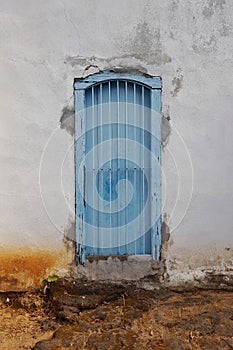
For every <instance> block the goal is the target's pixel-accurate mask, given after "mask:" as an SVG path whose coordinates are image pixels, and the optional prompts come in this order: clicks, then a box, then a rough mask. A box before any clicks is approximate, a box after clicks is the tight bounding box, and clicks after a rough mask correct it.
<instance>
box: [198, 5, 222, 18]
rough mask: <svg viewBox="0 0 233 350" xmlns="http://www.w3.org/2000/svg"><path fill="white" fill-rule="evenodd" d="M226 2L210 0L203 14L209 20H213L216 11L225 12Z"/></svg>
mask: <svg viewBox="0 0 233 350" xmlns="http://www.w3.org/2000/svg"><path fill="white" fill-rule="evenodd" d="M225 4H226V0H209V1H208V4H207V6H205V7H204V9H203V11H202V14H203V16H204V17H206V18H207V19H209V18H211V17H212V16H213V15H214V13H215V11H216V9H220V10H223V8H224V5H225Z"/></svg>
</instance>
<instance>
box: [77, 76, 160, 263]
mask: <svg viewBox="0 0 233 350" xmlns="http://www.w3.org/2000/svg"><path fill="white" fill-rule="evenodd" d="M74 87H75V112H76V114H75V131H76V142H75V145H76V147H75V156H76V222H77V225H76V236H77V261H78V262H80V263H84V261H85V256H86V255H92V256H93V255H115V254H116V255H119V254H120V255H122V254H143V255H145V254H150V255H152V257H153V258H154V259H158V260H159V258H160V247H161V215H160V213H161V170H160V168H159V167H158V166H156V167H153V166H152V165H151V164H152V160H151V159H150V156H148V154H149V152H151V153H153V155H154V157H155V158H156V160H157V162H158V164H160V163H161V139H160V135H161V116H160V110H161V79H160V78H158V77H156V78H152V77H144V76H132V75H126V74H114V73H111V72H104V73H100V74H95V75H93V76H90V77H88V78H85V79H76V80H75V84H74ZM124 103H127V104H129V106H128V105H126V107H124V106H125V105H124ZM103 105H105V106H106V105H107V109H106V108H103V107H102V106H103ZM93 106H94V107H93ZM134 106H145V107H146V109H144V108H143V109H140V108H134ZM148 109H152V110H154V111H156V112H157V113H158V114H159V116H160V117H159V118H157V119H156V122H155V123H153V122H152V118H153V114H152V113H151V112H148ZM149 111H150V110H149ZM80 112H81V113H80ZM104 113H107V117H108V123H107V124H103V120H104V117H106V115H104ZM129 113H131V114H132V113H133V119H134V120H135V122H136V121H137V123H136V124H138V123H139V124H140V127H139V126H138V125H137V126H136V125H132V124H129V123H128V115H129ZM119 116H120V117H121V120H120V118H119ZM122 118H123V122H122ZM150 127H151V128H152V129H154V130H152V131H153V132H154V135H158V137H157V138H156V137H152V136H151V133H150V132H149V131H148V129H150ZM145 129H147V130H145ZM80 135H81V137H80ZM84 135H85V136H84ZM128 141H129V142H130V141H132V142H136V144H135V145H137V144H141V145H144V148H143V147H141V149H140V150H139V152H138V153H137V155H136V156H137V157H136V158H137V159H136V160H138V162H137V161H136V163H135V162H134V161H132V160H130V158H135V154H132V150H131V151H130V148H129V147H128V144H127V142H128ZM106 142H109V143H108V146H106V145H107V144H106ZM98 147H99V148H98ZM104 147H105V148H104ZM106 147H107V149H106ZM146 149H147V150H148V152H146V151H145V150H146ZM107 152H110V155H111V157H110V160H108V161H105V162H102V159H104V155H105V153H107ZM130 152H131V154H130ZM122 154H123V157H122ZM120 155H121V156H120ZM132 156H133V157H132ZM84 158H85V161H84V163H82V160H83V159H84ZM137 163H139V164H143V166H139V165H138V164H137ZM80 171H81V174H82V176H81V181H78V180H77V177H78V175H79V174H80ZM124 180H126V181H125V182H122V181H124ZM148 181H149V182H150V183H148ZM119 184H121V192H120V194H119V193H118V191H119V188H118V185H119ZM131 187H132V189H133V191H132V189H131ZM149 188H150V190H149ZM131 192H132V193H133V194H132V195H131ZM96 193H98V195H97V194H96ZM129 199H130V200H129ZM93 201H94V203H93ZM147 201H149V202H148V203H149V207H150V213H151V215H150V214H149V213H148V210H147V211H145V214H143V210H144V207H145V205H146V203H147ZM101 205H102V207H101ZM154 213H156V215H157V216H158V219H157V220H156V222H155V223H154V224H153V225H152V226H151V227H150V228H149V229H148V230H147V231H146V232H145V233H143V232H144V231H145V228H146V227H147V225H148V223H149V222H150V220H151V217H153V215H154ZM142 214H143V215H142ZM152 214H153V215H152ZM139 215H141V217H142V219H141V221H140V223H139V225H140V227H138V226H135V232H138V230H139V231H140V230H141V232H142V233H143V234H142V235H141V236H139V237H138V236H136V234H134V229H132V227H133V226H131V230H130V232H129V230H128V229H127V227H128V226H127V225H129V224H130V223H132V224H134V220H136V218H137V217H139ZM90 228H91V229H90ZM92 228H94V231H93V229H92ZM114 228H117V229H118V228H119V231H120V229H122V228H123V231H121V232H123V235H124V237H123V238H122V235H121V236H120V234H119V235H118V234H116V235H115V236H113V235H111V234H110V233H109V235H107V236H106V235H105V234H104V233H103V232H105V231H103V229H109V232H111V230H112V229H114ZM124 230H125V231H124ZM93 232H94V234H93ZM87 242H88V243H87ZM122 242H123V243H124V244H122ZM103 243H104V244H103Z"/></svg>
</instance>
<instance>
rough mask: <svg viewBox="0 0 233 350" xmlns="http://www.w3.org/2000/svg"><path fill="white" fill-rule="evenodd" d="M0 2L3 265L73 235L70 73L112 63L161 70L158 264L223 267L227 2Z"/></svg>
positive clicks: (231, 88)
mask: <svg viewBox="0 0 233 350" xmlns="http://www.w3.org/2000/svg"><path fill="white" fill-rule="evenodd" d="M0 7H1V12H0V19H1V20H0V42H1V56H0V89H1V101H0V104H1V128H0V145H1V146H0V152H1V153H0V166H1V172H0V259H2V260H1V261H4V258H3V257H4V256H5V254H6V252H9V249H10V251H11V252H14V253H12V254H11V255H10V256H9V261H8V263H7V264H9V265H11V264H12V262H14V261H15V260H14V259H15V256H17V254H19V255H20V254H21V253H20V252H21V251H28V253H27V255H29V256H30V254H34V256H37V254H38V252H41V251H42V252H48V254H55V255H56V254H60V252H64V248H65V247H66V245H67V239H65V241H64V235H65V237H68V238H69V239H71V240H74V238H75V237H74V229H75V227H74V161H73V148H72V141H73V138H72V135H73V120H72V108H73V106H72V98H71V97H72V94H73V79H74V77H80V76H84V75H87V74H90V73H93V72H96V71H98V70H99V69H101V70H103V69H108V68H112V67H121V68H124V69H125V70H127V71H129V70H131V71H134V70H140V71H143V72H146V73H148V74H151V75H160V76H162V79H163V114H164V119H163V121H164V123H163V125H164V126H163V171H164V178H163V192H164V198H163V199H164V208H163V212H164V213H165V215H166V225H167V226H168V227H169V229H170V239H169V241H168V242H166V244H165V245H166V247H165V249H164V251H163V258H164V260H165V261H166V265H167V274H168V275H169V276H170V279H171V280H173V281H177V279H178V278H181V277H180V276H181V275H180V274H181V273H182V276H183V277H184V278H186V277H187V273H188V271H194V269H197V268H198V269H199V270H200V271H202V270H204V271H205V270H206V269H209V268H213V267H214V268H215V269H220V270H222V271H223V270H226V269H228V270H230V269H232V267H233V262H232V258H231V257H232V254H230V253H231V252H232V250H231V249H232V247H233V235H232V232H233V217H232V207H233V181H232V176H231V174H232V172H233V163H232V158H233V147H232V143H233V141H232V126H233V121H232V120H233V119H232V110H233V99H232V95H233V75H232V70H233V49H232V48H233V23H232V18H233V3H232V1H231V0H197V1H192V0H156V1H152V0H127V1H123V0H120V1H111V0H110V1H107V0H98V1H95V0H92V1H87V0H79V1H74V0H70V1H69V2H65V1H55V0H49V1H40V4H39V6H38V2H37V3H36V2H35V1H28V0H21V1H20V2H16V1H14V0H8V1H5V0H0ZM60 118H61V122H62V125H61V126H62V128H60ZM192 175H193V178H192ZM165 190H166V191H165ZM190 200H191V201H190ZM65 242H66V243H65ZM20 249H22V250H20ZM68 250H69V254H70V255H69V254H68V255H67V253H66V252H65V253H64V254H63V253H62V254H63V255H64V259H65V262H63V263H62V264H58V262H57V261H58V260H57V259H50V260H49V259H48V269H49V271H52V270H53V269H57V270H59V266H61V268H60V269H61V273H65V271H67V268H68V265H69V262H71V261H72V259H73V255H72V248H71V247H70V246H69V249H68ZM229 252H230V253H229ZM11 259H12V261H11V262H10V260H11ZM45 260H46V259H45ZM13 265H14V264H13ZM2 266H3V267H2V271H1V276H3V277H4V278H7V274H8V275H9V274H10V277H12V276H11V272H9V271H8V270H7V268H4V266H6V265H4V264H2ZM46 268H47V267H46V264H45V265H43V266H42V267H41V270H40V271H39V272H36V273H37V275H43V274H46V273H48V271H46ZM4 269H5V270H4ZM23 269H24V267H23ZM7 271H8V272H7ZM26 276H28V275H26ZM185 276H186V277H185ZM190 276H193V275H192V274H191V275H190V274H189V273H188V277H187V278H190ZM191 278H193V277H191ZM21 279H22V278H21ZM26 279H27V277H26ZM29 280H30V279H29ZM30 281H31V282H28V284H30V283H31V284H33V283H34V282H33V281H37V282H38V279H37V277H36V278H34V280H33V278H32V279H31V280H30Z"/></svg>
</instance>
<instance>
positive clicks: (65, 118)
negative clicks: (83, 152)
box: [60, 96, 75, 136]
mask: <svg viewBox="0 0 233 350" xmlns="http://www.w3.org/2000/svg"><path fill="white" fill-rule="evenodd" d="M60 127H61V129H64V130H66V131H67V132H68V133H69V134H70V135H71V136H74V132H75V126H74V97H73V96H72V97H71V98H70V101H69V103H68V104H67V105H65V106H64V107H63V109H62V115H61V118H60Z"/></svg>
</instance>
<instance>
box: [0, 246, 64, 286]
mask: <svg viewBox="0 0 233 350" xmlns="http://www.w3.org/2000/svg"><path fill="white" fill-rule="evenodd" d="M69 263H70V262H69V261H68V257H67V252H66V250H65V249H64V250H61V251H55V252H45V251H31V250H27V249H24V250H20V251H13V250H12V251H10V250H8V251H4V252H0V290H1V291H7V290H25V289H28V288H30V287H38V286H39V285H41V281H42V279H44V278H46V277H48V276H49V274H51V273H56V274H58V275H59V269H63V271H64V269H68V267H69Z"/></svg>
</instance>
